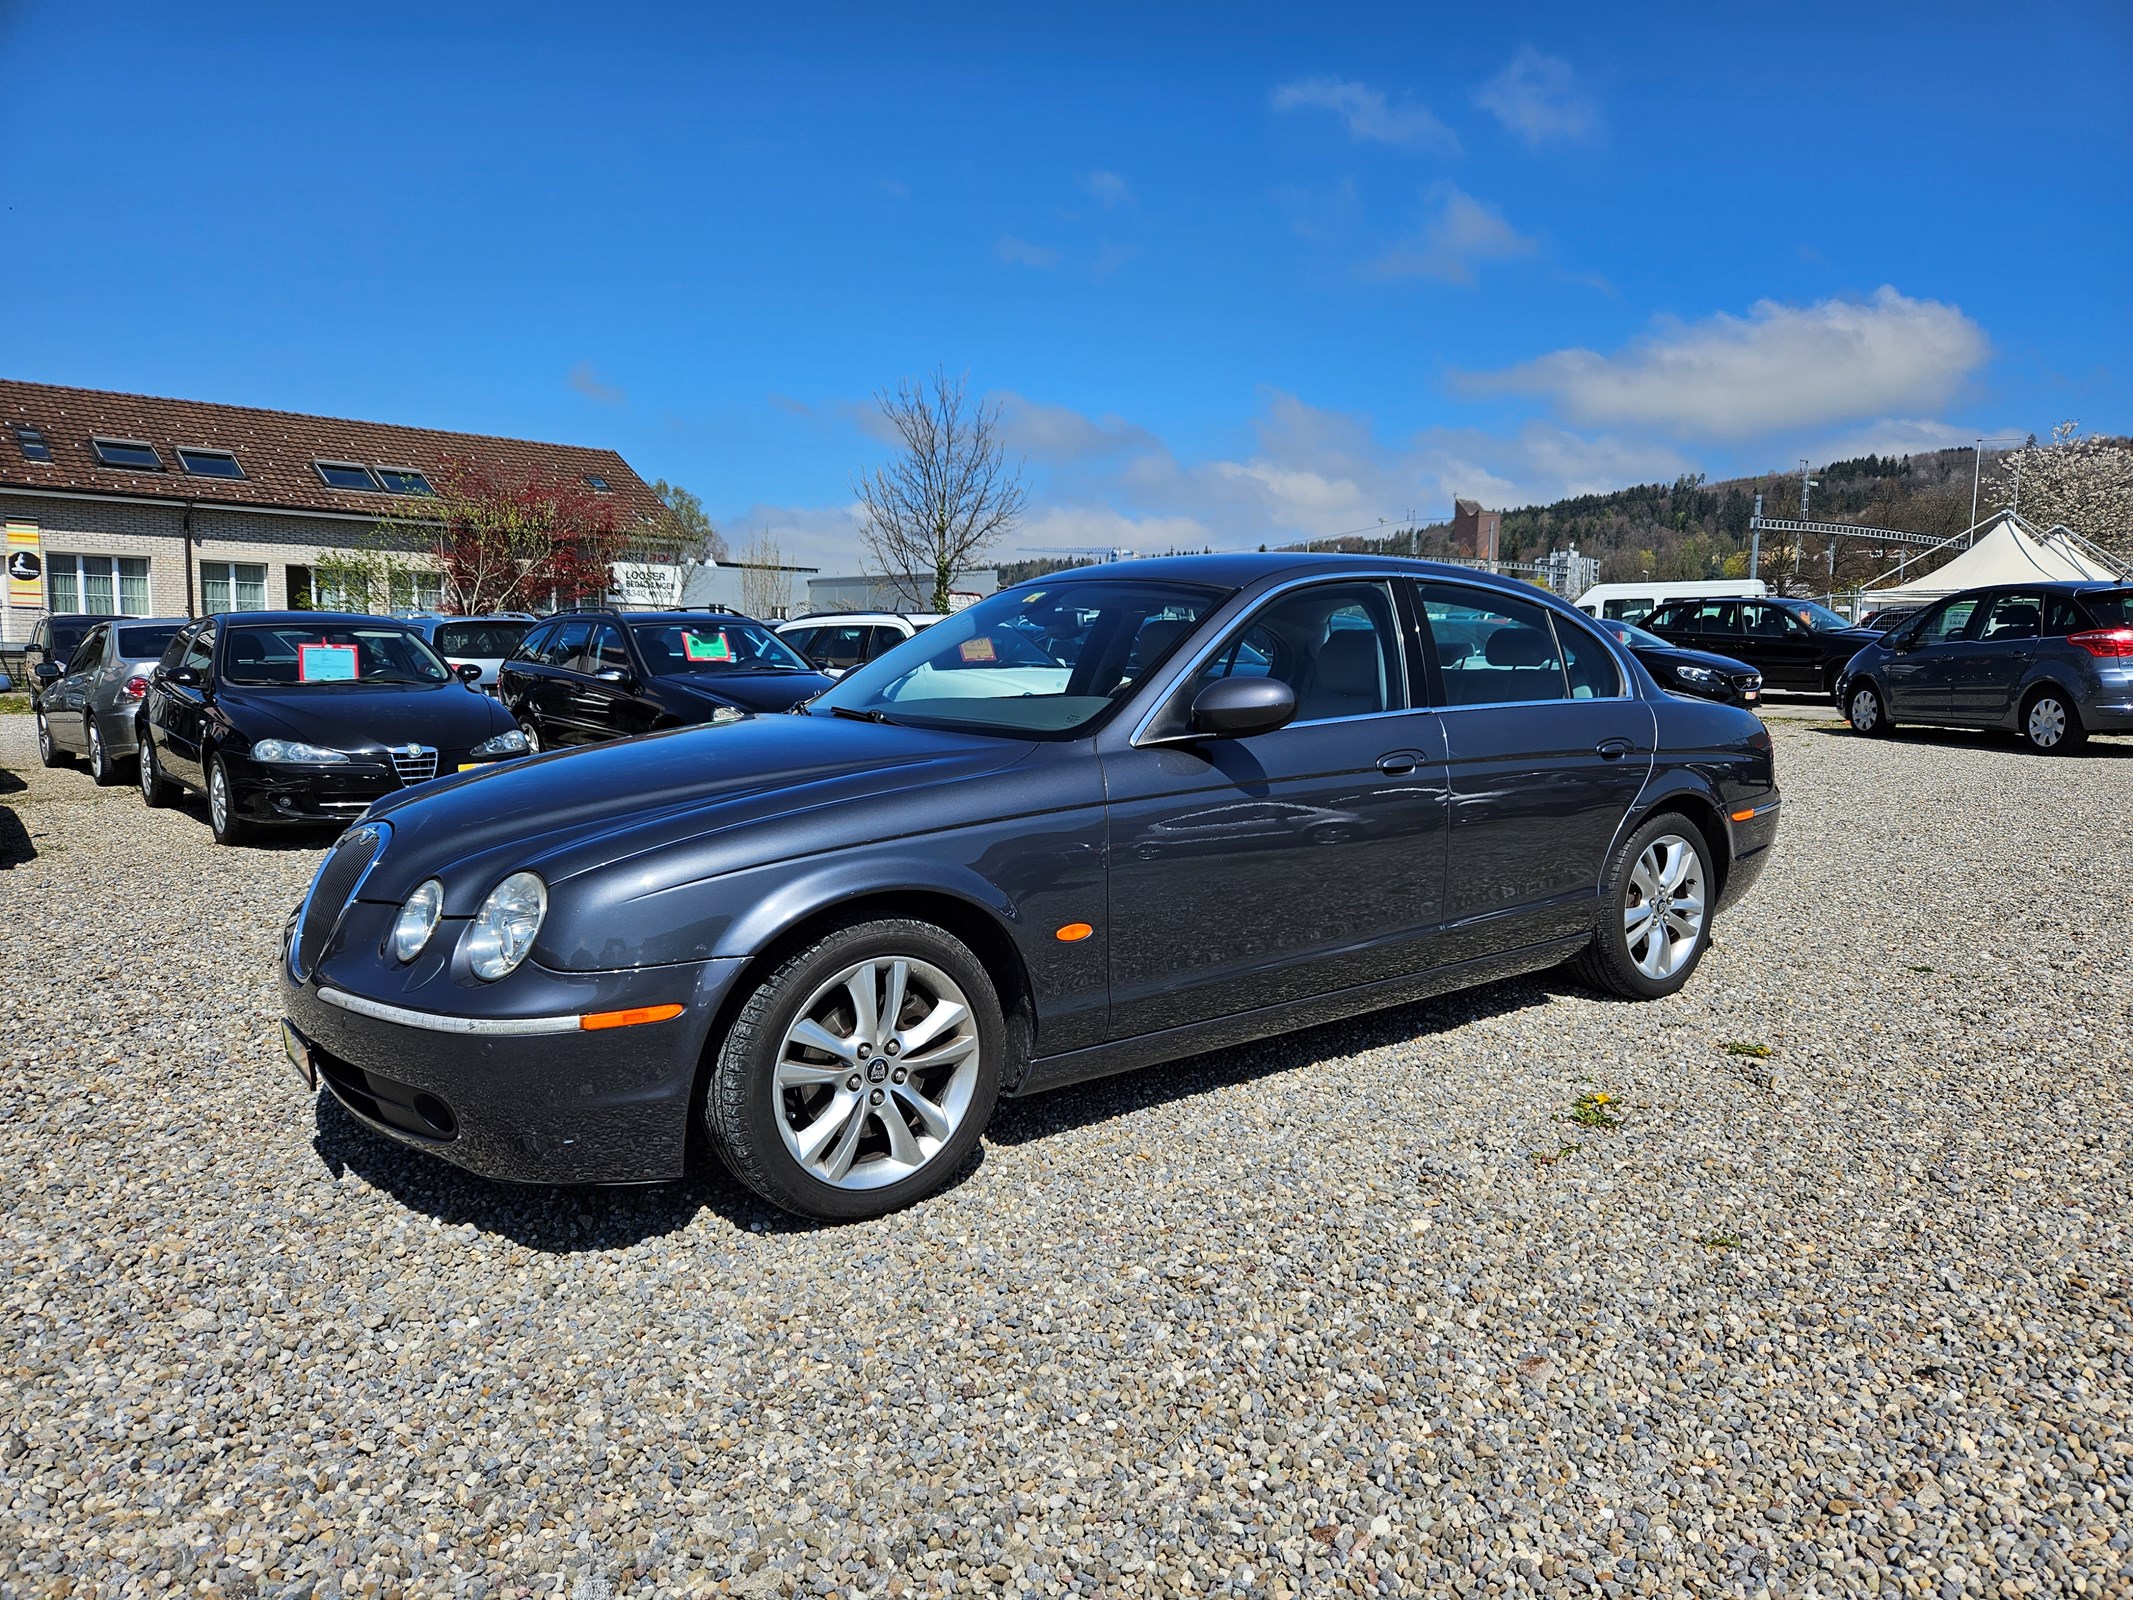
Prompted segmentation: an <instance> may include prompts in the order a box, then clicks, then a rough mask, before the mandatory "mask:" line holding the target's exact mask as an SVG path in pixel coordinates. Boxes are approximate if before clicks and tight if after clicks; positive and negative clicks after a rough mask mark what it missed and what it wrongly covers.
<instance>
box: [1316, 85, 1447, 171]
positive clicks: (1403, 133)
mask: <svg viewBox="0 0 2133 1600" xmlns="http://www.w3.org/2000/svg"><path fill="white" fill-rule="evenodd" d="M1274 109H1275V110H1276V111H1300V110H1309V111H1330V112H1332V113H1333V114H1334V115H1335V116H1337V117H1339V118H1340V119H1341V120H1342V121H1343V122H1344V123H1346V124H1347V126H1348V136H1349V137H1350V138H1352V139H1354V140H1356V141H1357V142H1358V143H1361V144H1389V145H1395V146H1397V147H1399V148H1401V149H1404V150H1423V151H1429V152H1431V153H1433V154H1436V155H1446V156H1455V155H1457V154H1458V153H1459V136H1458V135H1457V134H1455V133H1453V132H1452V130H1451V129H1449V128H1447V127H1446V126H1445V125H1444V124H1443V123H1442V122H1440V121H1438V120H1437V117H1436V114H1435V113H1434V112H1432V111H1431V110H1430V109H1429V107H1428V106H1425V105H1423V104H1422V103H1421V102H1420V101H1418V100H1411V99H1404V98H1403V99H1402V100H1400V101H1399V102H1398V103H1397V104H1395V103H1393V102H1391V101H1389V100H1387V99H1386V98H1385V92H1384V91H1383V90H1382V89H1373V88H1371V87H1370V85H1369V84H1367V83H1352V82H1350V81H1349V80H1347V79H1345V78H1335V77H1330V76H1322V77H1316V78H1298V79H1297V80H1296V81H1295V82H1293V83H1284V84H1282V85H1281V86H1280V87H1279V88H1277V89H1276V90H1275V91H1274Z"/></svg>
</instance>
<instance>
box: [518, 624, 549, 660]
mask: <svg viewBox="0 0 2133 1600" xmlns="http://www.w3.org/2000/svg"><path fill="white" fill-rule="evenodd" d="M555 634H556V625H555V624H554V623H552V622H545V623H542V624H541V625H540V626H539V627H537V628H535V629H534V630H533V631H532V632H531V633H529V634H527V635H526V638H525V642H524V643H522V644H521V645H520V646H519V647H518V654H517V657H516V659H518V660H520V661H532V662H537V663H539V664H541V665H547V664H549V663H550V661H551V660H552V657H551V656H550V655H549V653H548V646H549V644H550V642H551V641H552V640H553V639H554V638H555Z"/></svg>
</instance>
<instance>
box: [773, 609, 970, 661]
mask: <svg viewBox="0 0 2133 1600" xmlns="http://www.w3.org/2000/svg"><path fill="white" fill-rule="evenodd" d="M940 620H941V617H940V613H939V612H937V611H832V612H818V613H816V614H815V615H813V616H807V617H795V618H793V619H792V621H790V622H781V623H779V624H778V637H779V638H780V639H783V640H784V641H785V642H786V643H787V644H789V645H791V646H792V647H793V648H794V649H795V650H797V651H799V652H800V654H802V655H803V656H805V657H807V659H808V660H809V661H810V662H812V663H813V664H814V665H815V667H816V669H817V670H819V671H821V672H824V673H826V674H828V675H829V676H830V677H832V678H841V677H843V676H844V675H845V674H846V673H847V672H850V671H851V670H852V668H854V667H863V666H865V665H866V664H867V663H868V662H869V661H872V660H873V659H874V658H875V657H876V656H879V655H885V654H887V653H888V652H889V651H891V650H894V649H895V648H896V647H897V646H898V645H900V644H902V643H903V642H904V641H905V640H906V639H909V638H911V637H912V636H914V635H915V634H917V633H919V632H920V631H921V630H923V629H926V628H930V627H932V626H933V625H934V624H935V623H936V622H938V621H940Z"/></svg>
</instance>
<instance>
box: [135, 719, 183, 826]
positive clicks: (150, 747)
mask: <svg viewBox="0 0 2133 1600" xmlns="http://www.w3.org/2000/svg"><path fill="white" fill-rule="evenodd" d="M138 759H139V760H140V763H141V767H140V771H139V772H138V773H136V774H135V776H136V777H138V778H139V779H140V783H141V804H142V805H144V806H147V807H148V808H149V809H150V810H152V811H160V810H161V809H162V808H163V807H165V806H167V805H169V804H170V803H171V801H173V800H175V799H176V798H177V797H178V790H177V786H176V785H175V784H173V783H172V782H171V781H170V780H169V779H168V778H166V777H164V776H163V768H162V766H161V765H160V764H159V763H158V762H157V761H156V746H155V741H154V740H153V739H151V738H149V737H148V735H147V734H145V733H143V734H142V735H141V736H140V756H139V758H138Z"/></svg>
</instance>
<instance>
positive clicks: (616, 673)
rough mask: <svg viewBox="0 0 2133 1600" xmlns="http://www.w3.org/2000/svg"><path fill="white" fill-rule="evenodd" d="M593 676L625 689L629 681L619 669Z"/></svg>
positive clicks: (602, 670) (609, 669)
mask: <svg viewBox="0 0 2133 1600" xmlns="http://www.w3.org/2000/svg"><path fill="white" fill-rule="evenodd" d="M475 675H476V676H477V677H478V676H480V670H479V669H478V668H477V669H476V673H475ZM593 676H594V677H595V678H597V679H598V680H599V681H600V682H602V683H614V684H621V685H623V686H625V687H627V686H628V684H629V681H630V675H629V674H628V673H627V672H624V671H623V670H622V669H621V668H620V667H603V668H602V669H601V670H600V671H598V672H596V673H594V674H593Z"/></svg>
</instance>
